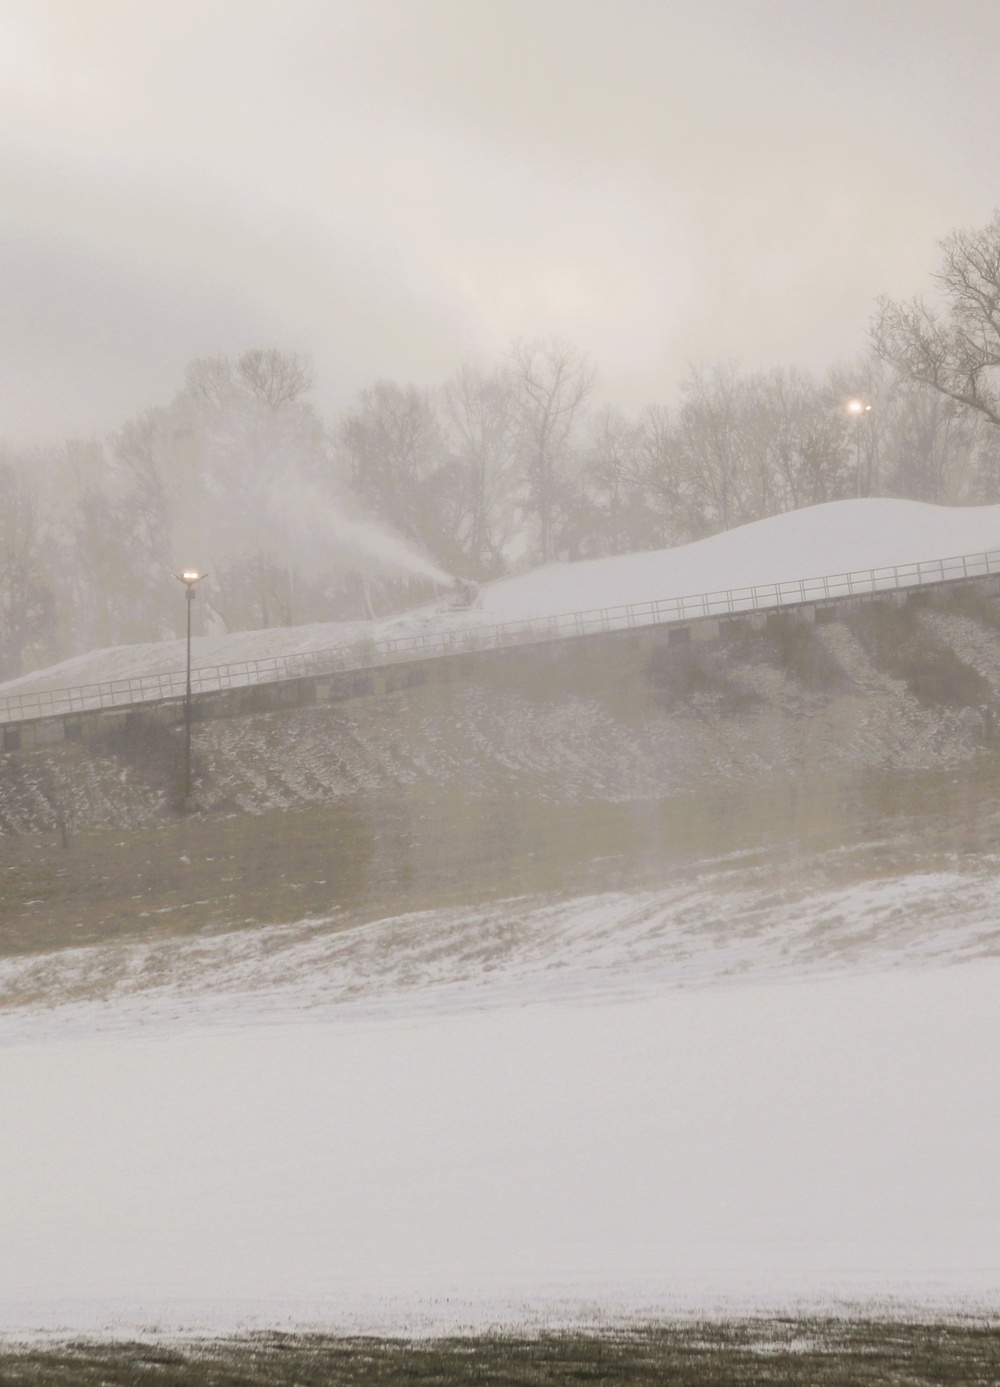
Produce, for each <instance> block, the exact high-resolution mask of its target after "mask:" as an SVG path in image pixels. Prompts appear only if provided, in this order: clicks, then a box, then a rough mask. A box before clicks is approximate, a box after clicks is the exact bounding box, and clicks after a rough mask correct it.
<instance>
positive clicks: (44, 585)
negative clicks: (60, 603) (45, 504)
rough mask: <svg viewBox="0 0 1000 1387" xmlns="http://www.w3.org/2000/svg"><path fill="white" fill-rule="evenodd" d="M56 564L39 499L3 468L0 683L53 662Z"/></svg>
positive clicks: (0, 491) (0, 484)
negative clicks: (53, 587) (54, 577)
mask: <svg viewBox="0 0 1000 1387" xmlns="http://www.w3.org/2000/svg"><path fill="white" fill-rule="evenodd" d="M53 560H54V555H53V553H52V544H51V540H50V537H49V536H47V534H46V532H45V526H44V524H43V520H42V515H41V512H40V508H39V505H38V501H37V498H36V497H35V495H34V494H33V493H32V491H31V489H30V488H29V486H28V485H27V483H25V482H23V481H21V480H20V478H19V477H18V476H17V474H16V472H15V470H14V468H13V467H11V466H10V465H9V464H7V463H0V677H3V678H5V679H13V678H15V677H16V676H17V675H19V674H22V673H23V672H24V671H25V670H26V669H31V668H33V667H34V666H35V665H37V664H38V663H42V662H44V661H45V659H46V658H47V657H51V654H52V642H53V639H54V636H55V629H56V609H55V595H54V593H53V590H52V587H51V581H50V580H51V575H52V572H53V569H54V567H55V565H54V562H53Z"/></svg>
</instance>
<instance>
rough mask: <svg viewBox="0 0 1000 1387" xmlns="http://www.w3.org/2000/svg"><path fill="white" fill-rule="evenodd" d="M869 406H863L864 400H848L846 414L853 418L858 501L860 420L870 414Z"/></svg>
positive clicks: (859, 486)
mask: <svg viewBox="0 0 1000 1387" xmlns="http://www.w3.org/2000/svg"><path fill="white" fill-rule="evenodd" d="M871 408H872V407H871V405H867V404H865V402H864V400H858V399H854V400H848V401H847V412H848V414H850V415H852V416H853V418H854V452H855V464H856V467H857V474H858V500H859V501H860V500H861V420H862V419H863V418H864V417H865V415H866V414H870V413H871Z"/></svg>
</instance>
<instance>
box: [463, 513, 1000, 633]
mask: <svg viewBox="0 0 1000 1387" xmlns="http://www.w3.org/2000/svg"><path fill="white" fill-rule="evenodd" d="M997 548H1000V506H965V507H957V506H932V505H927V504H926V503H924V502H921V501H897V500H888V499H884V498H872V499H869V500H861V501H830V502H828V503H827V504H825V505H820V506H810V507H807V508H806V509H804V510H797V511H788V512H786V513H785V514H784V515H774V516H770V517H769V518H768V519H766V520H757V521H754V522H753V523H752V524H750V525H742V526H740V527H739V528H738V529H735V530H726V531H724V532H723V533H722V534H718V535H712V536H711V537H710V538H709V539H701V540H698V541H696V542H695V543H694V544H682V545H679V546H678V547H677V548H674V549H658V550H654V551H652V552H650V553H645V554H623V555H620V556H616V557H614V558H606V559H589V560H585V561H583V562H580V563H571V564H570V563H560V564H550V565H548V566H547V567H545V568H537V569H534V570H532V571H531V572H530V573H524V574H521V575H519V576H518V577H515V578H504V579H500V580H499V581H498V582H495V583H488V584H486V585H485V586H484V587H483V588H482V590H481V600H480V603H479V605H480V607H481V609H482V610H483V611H484V612H489V613H490V614H491V615H492V616H494V617H495V618H496V619H497V620H498V621H505V620H510V619H514V618H522V617H544V616H554V615H558V614H559V613H562V612H573V611H584V610H589V609H592V608H598V607H613V606H627V605H629V604H632V603H640V602H650V601H659V600H661V599H664V598H670V597H686V596H696V595H698V594H700V593H709V592H724V591H729V590H731V589H735V588H747V587H762V586H767V585H769V584H771V583H785V582H792V581H797V580H798V579H800V578H821V577H824V576H833V575H836V574H841V573H853V572H857V571H859V570H865V569H872V568H893V567H895V566H903V565H906V564H913V563H923V562H928V561H931V560H934V559H945V558H953V557H956V556H958V555H963V554H966V555H967V554H983V553H988V552H990V551H991V550H995V549H997Z"/></svg>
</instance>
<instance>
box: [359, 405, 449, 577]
mask: <svg viewBox="0 0 1000 1387" xmlns="http://www.w3.org/2000/svg"><path fill="white" fill-rule="evenodd" d="M337 442H338V445H339V448H340V451H341V453H342V455H343V456H344V458H345V461H346V463H347V468H348V472H349V481H350V485H351V487H352V488H353V490H354V492H355V494H356V495H357V496H358V497H360V499H361V500H362V501H363V502H364V504H365V505H367V506H368V507H370V509H371V510H373V511H374V512H375V514H376V515H379V516H381V517H382V519H384V520H387V521H388V522H389V523H390V524H391V525H393V526H395V527H396V529H398V530H400V531H401V533H403V534H404V535H407V536H408V537H409V538H410V539H415V540H417V541H418V542H420V543H422V544H424V545H425V546H427V547H428V548H430V549H432V551H433V550H435V549H436V547H437V546H436V544H435V540H437V539H438V537H439V520H440V517H439V516H437V515H436V514H435V511H434V500H433V488H432V486H431V481H432V478H433V477H434V475H435V473H436V472H437V471H438V469H439V468H440V466H441V464H442V461H443V459H444V456H445V453H446V449H445V444H444V440H443V438H442V435H441V427H440V424H439V421H438V417H437V413H436V411H435V408H434V401H433V398H432V396H431V394H430V392H429V391H426V390H419V389H418V388H417V387H416V386H414V385H409V386H400V385H397V384H396V383H395V382H394V381H389V380H381V381H378V382H377V384H375V385H373V386H371V387H370V388H369V389H367V390H362V392H361V394H360V395H359V397H358V403H357V405H356V407H355V408H354V409H353V410H350V411H349V412H348V413H347V414H345V415H344V416H343V418H342V419H341V422H340V428H339V430H338V433H337Z"/></svg>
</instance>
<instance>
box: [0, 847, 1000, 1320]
mask: <svg viewBox="0 0 1000 1387" xmlns="http://www.w3.org/2000/svg"><path fill="white" fill-rule="evenodd" d="M730 865H731V864H730ZM719 870H720V872H721V873H723V874H724V873H725V870H726V865H725V864H722V865H721V866H720V868H719ZM713 885H715V886H717V887H718V888H719V889H718V890H717V891H715V890H713V889H712V888H713ZM995 902H996V897H995V892H994V890H993V887H992V873H991V864H990V863H979V864H978V866H977V867H976V868H975V869H974V870H971V871H967V870H958V869H956V871H955V872H954V873H952V874H949V873H938V874H933V875H931V874H927V875H926V876H923V877H921V875H920V874H909V875H906V876H902V877H899V878H898V879H896V880H894V881H889V882H886V883H883V884H882V885H881V886H879V885H872V886H868V887H863V888H862V887H858V888H846V887H845V888H843V889H842V890H839V891H834V890H831V891H830V892H828V893H825V894H823V893H820V894H818V895H810V896H809V897H807V898H802V899H799V900H798V901H795V900H790V899H789V900H785V901H784V902H781V901H771V902H770V903H769V901H768V898H767V895H766V893H765V892H764V891H763V890H760V891H758V892H757V893H756V894H754V893H753V892H751V893H748V894H747V893H744V894H742V895H741V894H740V893H738V892H734V891H732V890H730V891H727V890H726V889H725V883H724V881H722V880H720V881H719V882H716V883H713V882H712V881H710V880H704V879H703V880H701V881H700V882H699V881H698V880H695V879H692V880H690V881H689V882H687V883H686V884H682V885H680V886H678V888H677V889H676V890H673V891H670V892H662V893H648V894H647V895H646V896H645V897H630V896H609V897H599V898H589V899H587V900H582V901H576V902H571V901H570V902H568V901H563V902H546V901H515V902H510V903H507V904H506V905H500V906H496V907H493V908H492V909H491V910H490V911H489V912H482V913H481V915H477V914H476V913H475V912H472V913H471V914H470V913H465V914H464V915H462V914H461V913H460V912H450V913H444V914H441V915H424V916H416V917H406V918H404V919H400V920H395V921H386V922H374V923H373V924H372V925H369V926H365V927H363V928H361V929H355V930H350V931H341V932H338V931H336V930H327V931H325V932H324V930H323V929H322V928H320V927H318V926H317V924H316V922H311V923H310V925H309V926H308V927H306V926H302V927H289V928H287V929H285V930H269V931H258V932H253V933H244V934H239V935H221V936H214V937H210V938H206V939H201V940H194V941H187V942H186V943H185V942H182V941H174V943H173V944H171V945H163V944H161V945H160V946H152V945H146V944H141V945H140V944H131V945H114V946H105V947H102V948H98V949H92V950H79V951H75V952H73V951H71V952H68V953H64V954H60V955H54V956H52V957H51V958H50V959H49V960H48V961H45V960H37V959H36V960H23V961H17V960H10V961H6V962H4V963H3V965H2V969H0V989H2V991H0V996H2V1000H3V1003H4V1011H3V1013H2V1015H0V1095H2V1097H0V1102H2V1105H3V1114H4V1118H3V1125H4V1141H3V1143H2V1144H0V1189H2V1190H3V1197H2V1201H0V1327H3V1328H4V1329H6V1330H7V1331H18V1332H26V1331H39V1330H58V1329H73V1330H84V1329H89V1330H93V1331H95V1332H108V1331H115V1332H125V1331H126V1330H129V1331H131V1330H133V1329H135V1328H141V1327H147V1328H148V1327H151V1326H155V1327H158V1328H159V1329H160V1330H163V1331H170V1330H186V1331H204V1332H217V1331H218V1332H221V1331H226V1330H232V1329H234V1328H239V1327H246V1326H248V1325H254V1324H257V1325H274V1324H284V1325H296V1326H299V1327H301V1326H302V1325H304V1324H306V1325H309V1324H312V1325H322V1326H324V1327H328V1328H339V1329H372V1330H379V1331H382V1332H391V1331H393V1330H397V1331H398V1330H405V1331H407V1332H424V1331H425V1332H432V1331H435V1330H436V1331H441V1330H446V1329H457V1328H472V1327H478V1328H482V1327H484V1326H489V1325H495V1324H508V1325H510V1324H518V1325H532V1324H535V1325H537V1324H550V1325H551V1324H579V1323H588V1322H593V1321H594V1320H595V1319H602V1320H607V1319H609V1318H610V1319H612V1320H614V1319H616V1318H620V1319H628V1318H629V1317H632V1316H640V1317H642V1316H649V1315H655V1314H665V1313H666V1314H685V1313H692V1314H693V1313H700V1314H702V1313H711V1312H712V1311H715V1312H723V1311H727V1312H728V1311H732V1310H736V1309H772V1310H773V1309H781V1310H788V1309H790V1308H798V1309H800V1310H807V1309H810V1308H815V1307H817V1306H820V1307H824V1308H831V1307H832V1308H834V1309H838V1308H839V1309H841V1310H844V1309H850V1308H852V1307H853V1308H855V1309H857V1308H860V1307H867V1308H868V1310H869V1311H870V1310H871V1309H872V1307H873V1306H875V1307H877V1308H878V1309H879V1310H880V1311H883V1312H884V1311H885V1310H887V1309H896V1310H897V1311H898V1310H906V1309H907V1308H915V1307H923V1308H932V1309H933V1310H935V1311H937V1312H941V1311H949V1310H959V1309H969V1308H973V1307H982V1306H983V1305H988V1304H995V1297H996V1294H997V1292H998V1291H1000V1259H998V1256H997V1248H998V1247H1000V1190H998V1187H997V1183H996V1179H995V1170H996V1161H997V1152H998V1144H1000V1097H998V1095H997V1090H996V1084H995V1082H994V1079H995V1066H996V1059H997V1055H998V1053H1000V1008H998V1007H997V1006H996V997H997V989H998V985H1000V958H998V952H1000V951H998V948H997V935H998V916H997V911H996V906H995ZM484 941H486V943H485V944H484ZM157 947H159V949H160V953H159V954H157ZM54 996H56V997H61V998H63V999H64V1000H63V1001H61V1002H60V1004H58V1005H52V1004H51V998H52V997H54Z"/></svg>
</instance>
